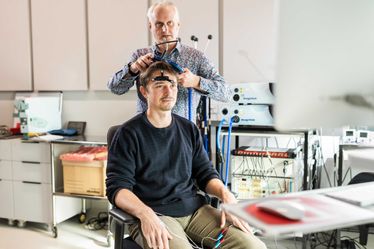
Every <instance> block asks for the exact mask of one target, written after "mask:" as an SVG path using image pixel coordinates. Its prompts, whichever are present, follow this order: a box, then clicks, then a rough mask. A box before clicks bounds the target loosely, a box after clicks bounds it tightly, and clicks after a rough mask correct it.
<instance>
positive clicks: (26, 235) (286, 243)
mask: <svg viewBox="0 0 374 249" xmlns="http://www.w3.org/2000/svg"><path fill="white" fill-rule="evenodd" d="M343 235H346V236H349V237H352V238H356V237H358V234H357V233H347V232H344V233H343ZM263 240H264V242H265V243H266V245H267V246H268V249H299V248H300V249H301V248H302V243H301V241H300V239H282V240H274V239H263ZM112 244H113V243H112ZM13 248H14V249H17V248H27V249H105V248H113V245H111V246H110V247H107V232H106V230H100V231H91V230H88V229H86V228H84V225H82V224H79V223H78V221H77V218H76V217H74V218H72V219H70V220H68V221H65V222H63V223H60V224H59V225H58V238H57V239H55V238H53V237H52V233H51V232H49V231H47V230H46V226H45V225H40V224H36V223H27V224H26V227H25V228H18V227H17V226H8V225H7V221H6V220H1V219H0V249H13ZM307 248H310V246H308V247H307ZM317 248H318V249H320V248H326V247H323V246H320V247H317ZM357 248H358V247H357ZM366 248H367V249H374V235H373V234H371V235H370V236H369V242H368V245H367V246H366ZM254 249H255V248H254Z"/></svg>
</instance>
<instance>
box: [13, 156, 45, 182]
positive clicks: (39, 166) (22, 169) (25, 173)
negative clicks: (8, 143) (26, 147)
mask: <svg viewBox="0 0 374 249" xmlns="http://www.w3.org/2000/svg"><path fill="white" fill-rule="evenodd" d="M13 179H14V180H18V181H31V182H41V183H51V164H49V163H37V162H26V161H25V162H15V161H13Z"/></svg>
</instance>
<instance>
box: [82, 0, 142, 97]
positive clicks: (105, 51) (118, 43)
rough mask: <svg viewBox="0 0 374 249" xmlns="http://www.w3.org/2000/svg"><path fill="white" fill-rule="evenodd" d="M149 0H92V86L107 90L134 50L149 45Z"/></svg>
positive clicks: (90, 65) (90, 17) (90, 47)
mask: <svg viewBox="0 0 374 249" xmlns="http://www.w3.org/2000/svg"><path fill="white" fill-rule="evenodd" d="M147 3H148V1H147V0H138V1H133V0H105V1H103V0H89V1H87V5H88V6H87V7H88V8H87V9H88V13H87V14H88V35H89V37H88V43H89V46H88V47H89V68H90V70H89V71H90V89H91V90H107V87H106V84H107V82H108V81H109V79H110V77H111V76H112V75H113V74H114V73H115V72H116V71H118V70H119V69H120V68H122V67H123V66H124V65H125V64H126V63H127V62H128V60H129V58H130V56H131V54H132V52H133V51H135V50H136V49H138V48H142V47H147V46H148V32H147V30H148V27H147V17H146V12H147V7H148V6H147Z"/></svg>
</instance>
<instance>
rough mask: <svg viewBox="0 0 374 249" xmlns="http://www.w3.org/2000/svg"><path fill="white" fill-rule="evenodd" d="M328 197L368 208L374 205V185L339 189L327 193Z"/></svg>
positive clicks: (357, 185)
mask: <svg viewBox="0 0 374 249" xmlns="http://www.w3.org/2000/svg"><path fill="white" fill-rule="evenodd" d="M326 195H327V196H330V197H332V198H335V199H338V200H341V201H345V202H349V203H352V204H354V205H357V206H361V207H366V206H370V205H374V183H363V184H356V185H355V187H354V188H343V189H337V190H336V191H333V192H329V193H326Z"/></svg>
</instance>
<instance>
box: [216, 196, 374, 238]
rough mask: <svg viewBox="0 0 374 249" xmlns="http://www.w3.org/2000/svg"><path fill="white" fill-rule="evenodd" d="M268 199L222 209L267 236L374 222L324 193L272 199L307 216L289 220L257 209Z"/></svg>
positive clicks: (364, 212) (360, 210) (362, 211)
mask: <svg viewBox="0 0 374 249" xmlns="http://www.w3.org/2000/svg"><path fill="white" fill-rule="evenodd" d="M266 199H267V198H263V199H256V200H249V201H245V202H242V203H239V204H231V205H227V204H226V205H225V204H223V205H222V208H223V209H224V210H226V211H228V212H230V213H232V214H234V215H236V216H238V217H240V218H242V219H243V220H245V221H247V222H248V223H249V224H250V225H252V226H254V227H255V228H258V229H260V230H262V232H263V234H264V236H292V235H293V234H294V233H299V232H301V233H311V232H318V231H326V230H331V229H336V228H342V227H349V226H353V225H358V224H364V223H368V222H372V221H374V212H373V211H369V210H366V209H364V208H360V207H357V206H354V205H351V204H348V203H345V202H342V201H339V200H336V199H333V198H330V197H327V196H324V195H322V194H308V195H298V196H295V197H276V198H272V199H279V200H287V201H290V202H297V203H300V204H301V205H303V206H304V207H305V210H306V212H305V217H304V218H303V219H301V220H298V221H295V220H289V219H287V218H283V217H281V216H278V215H275V214H271V213H268V212H265V211H263V210H261V209H259V208H257V204H258V203H260V202H261V201H265V200H266Z"/></svg>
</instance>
